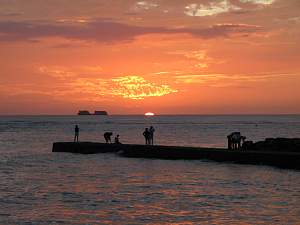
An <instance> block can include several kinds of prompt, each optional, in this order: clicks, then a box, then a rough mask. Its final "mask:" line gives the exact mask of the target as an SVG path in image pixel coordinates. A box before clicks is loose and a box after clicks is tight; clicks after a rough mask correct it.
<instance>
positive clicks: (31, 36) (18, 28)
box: [0, 20, 261, 42]
mask: <svg viewBox="0 0 300 225" xmlns="http://www.w3.org/2000/svg"><path fill="white" fill-rule="evenodd" d="M78 24H79V25H77V24H59V23H55V24H50V23H37V22H12V21H4V22H0V41H31V40H38V39H42V38H47V37H62V38H67V39H75V40H93V41H97V42H116V41H128V40H133V39H134V38H135V37H137V36H140V35H144V34H154V33H162V34H168V33H169V34H175V33H187V34H191V35H194V36H197V37H200V38H217V37H229V36H231V35H233V34H250V33H255V32H258V31H260V30H261V27H259V26H254V25H247V24H217V25H214V26H211V27H207V28H198V29H196V28H178V29H175V28H174V29H172V28H166V27H142V26H133V25H127V24H123V23H118V22H114V21H109V20H95V21H90V22H85V23H78Z"/></svg>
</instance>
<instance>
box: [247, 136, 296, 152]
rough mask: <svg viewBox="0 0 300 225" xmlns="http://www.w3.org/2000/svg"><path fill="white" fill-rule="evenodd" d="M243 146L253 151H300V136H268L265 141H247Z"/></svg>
mask: <svg viewBox="0 0 300 225" xmlns="http://www.w3.org/2000/svg"><path fill="white" fill-rule="evenodd" d="M242 148H243V149H244V150H253V151H280V152H299V153H300V138H266V139H265V140H264V141H258V142H255V143H253V142H252V141H245V142H244V143H243V146H242Z"/></svg>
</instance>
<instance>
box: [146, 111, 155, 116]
mask: <svg viewBox="0 0 300 225" xmlns="http://www.w3.org/2000/svg"><path fill="white" fill-rule="evenodd" d="M145 116H154V113H153V112H146V113H145Z"/></svg>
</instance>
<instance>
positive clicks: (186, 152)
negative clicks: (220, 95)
mask: <svg viewBox="0 0 300 225" xmlns="http://www.w3.org/2000/svg"><path fill="white" fill-rule="evenodd" d="M52 151H53V152H71V153H81V154H95V153H107V152H114V153H118V154H119V155H122V156H125V157H136V158H157V159H169V160H171V159H173V160H174V159H188V160H197V159H209V160H214V161H218V162H232V163H240V164H255V165H269V166H276V167H281V168H290V169H299V170H300V153H299V152H285V151H284V150H283V151H282V152H279V151H261V150H260V151H250V150H227V149H221V148H200V147H180V146H160V145H154V146H150V145H128V144H104V143H94V142H78V143H76V142H56V143H54V144H53V149H52Z"/></svg>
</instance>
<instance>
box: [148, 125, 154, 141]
mask: <svg viewBox="0 0 300 225" xmlns="http://www.w3.org/2000/svg"><path fill="white" fill-rule="evenodd" d="M154 131H155V129H154V127H153V126H151V127H150V128H149V132H150V135H149V144H150V145H153V136H154Z"/></svg>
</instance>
